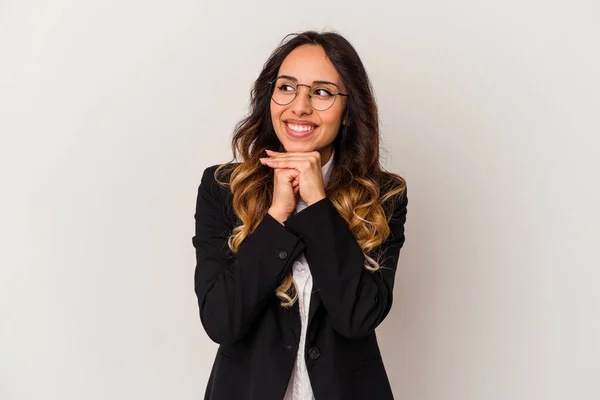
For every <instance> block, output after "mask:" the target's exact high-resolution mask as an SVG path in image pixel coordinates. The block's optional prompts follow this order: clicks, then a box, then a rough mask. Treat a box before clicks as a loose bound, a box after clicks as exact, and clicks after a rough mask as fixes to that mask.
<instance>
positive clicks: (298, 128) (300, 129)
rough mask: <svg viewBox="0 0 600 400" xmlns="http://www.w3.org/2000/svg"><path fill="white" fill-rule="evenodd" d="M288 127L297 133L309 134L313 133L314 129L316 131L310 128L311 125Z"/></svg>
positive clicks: (312, 127)
mask: <svg viewBox="0 0 600 400" xmlns="http://www.w3.org/2000/svg"><path fill="white" fill-rule="evenodd" d="M287 126H289V127H290V128H291V129H293V130H294V131H296V132H308V131H312V130H313V129H315V127H314V126H309V125H293V124H287Z"/></svg>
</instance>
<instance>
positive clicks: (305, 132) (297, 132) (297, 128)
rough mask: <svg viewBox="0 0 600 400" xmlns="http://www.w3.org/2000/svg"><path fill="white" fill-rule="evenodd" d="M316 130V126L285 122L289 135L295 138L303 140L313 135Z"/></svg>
mask: <svg viewBox="0 0 600 400" xmlns="http://www.w3.org/2000/svg"><path fill="white" fill-rule="evenodd" d="M315 129H317V127H316V126H314V125H297V124H292V123H287V122H285V130H286V131H287V133H288V135H290V136H292V137H294V138H303V137H307V136H309V135H310V134H312V133H313V132H314V131H315Z"/></svg>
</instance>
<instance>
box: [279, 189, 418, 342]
mask: <svg viewBox="0 0 600 400" xmlns="http://www.w3.org/2000/svg"><path fill="white" fill-rule="evenodd" d="M396 199H397V200H396V203H395V205H394V209H393V214H392V218H391V220H390V222H389V227H390V231H391V232H390V236H389V237H388V238H387V239H386V241H385V242H384V243H382V244H381V245H380V246H379V247H377V248H376V249H374V252H373V254H375V255H378V254H380V255H381V257H380V258H379V260H380V261H378V262H379V265H380V269H379V270H378V271H375V272H371V271H369V270H367V269H365V268H364V263H365V257H364V254H363V253H362V250H361V248H360V246H359V245H358V242H357V241H356V239H355V238H354V235H353V234H352V232H351V231H350V229H349V228H348V226H347V224H346V221H345V220H344V219H343V218H342V217H341V215H339V213H338V212H337V209H336V208H335V207H334V206H333V203H332V202H331V201H330V200H329V199H328V198H324V199H321V200H319V201H318V202H316V203H314V204H312V205H310V206H309V207H307V208H305V209H304V210H302V211H300V212H299V213H297V214H293V215H291V216H290V217H288V218H287V220H286V221H285V222H284V224H285V226H286V228H288V229H289V230H291V231H292V232H293V233H295V234H297V235H300V236H301V237H303V239H304V242H305V244H306V250H305V256H306V260H307V261H308V265H309V268H310V271H311V274H312V276H313V282H314V287H315V290H318V291H319V297H320V298H321V300H322V303H323V306H324V308H325V310H326V312H327V314H328V316H329V318H330V321H331V324H332V327H333V328H334V329H335V330H336V331H337V332H338V333H339V334H341V335H343V336H345V337H349V338H358V337H363V336H366V335H368V334H370V333H371V332H372V331H374V330H375V328H376V327H377V326H378V325H379V324H380V323H381V322H382V321H383V319H384V318H385V317H386V316H387V314H388V313H389V311H390V309H391V307H392V291H393V289H394V276H395V273H396V267H397V264H398V259H399V256H400V249H401V248H402V245H403V244H404V240H405V236H404V223H405V221H406V210H407V204H408V197H407V196H406V190H405V191H404V194H403V195H401V196H398V197H397V198H396ZM373 258H375V259H377V258H376V257H373Z"/></svg>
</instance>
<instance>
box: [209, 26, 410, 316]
mask: <svg viewBox="0 0 600 400" xmlns="http://www.w3.org/2000/svg"><path fill="white" fill-rule="evenodd" d="M304 44H310V45H318V46H321V47H322V48H323V49H324V51H325V53H326V54H327V57H328V58H329V60H330V61H331V63H332V64H333V65H334V67H335V68H336V70H337V72H338V73H339V75H340V76H341V79H342V81H343V82H344V84H345V86H346V88H347V91H348V93H349V94H350V96H349V97H347V100H348V101H347V103H346V110H345V115H346V118H347V120H346V124H342V125H341V126H340V129H339V131H338V134H337V136H336V138H335V140H334V142H333V146H334V149H335V157H334V163H333V166H332V172H331V177H330V180H329V183H328V184H327V187H326V188H325V194H326V196H327V197H328V198H329V200H331V202H332V204H333V205H334V207H335V208H336V209H337V211H338V213H339V214H340V216H341V217H342V218H343V219H344V220H345V221H346V222H347V225H348V228H349V229H350V231H351V232H352V234H353V235H354V237H355V238H356V241H357V243H358V244H359V246H360V248H361V249H362V251H363V253H364V256H365V264H364V268H366V269H367V270H369V271H377V270H378V269H379V268H380V267H379V262H378V261H376V260H375V259H374V258H373V256H375V257H376V258H378V256H377V255H375V254H372V253H373V252H374V250H376V249H377V247H378V246H379V245H381V244H382V243H383V242H384V241H385V240H386V239H387V237H388V236H389V234H390V229H389V226H388V222H389V220H390V218H391V214H392V212H393V205H394V203H395V202H394V201H393V200H394V198H395V196H400V195H402V193H403V192H404V190H405V188H406V182H405V180H404V179H403V178H402V177H400V176H399V175H397V174H394V173H391V172H387V171H384V170H383V168H382V167H381V165H380V163H379V142H380V132H379V116H378V111H377V105H376V103H375V98H374V96H373V88H372V86H371V82H370V80H369V78H368V76H367V73H366V70H365V68H364V66H363V64H362V62H361V60H360V57H359V56H358V54H357V52H356V50H355V49H354V47H353V46H352V45H351V44H350V43H349V42H348V41H347V40H346V39H345V38H344V37H342V36H341V35H339V34H338V33H334V32H325V33H319V32H316V31H306V32H302V33H292V34H289V35H287V36H285V37H284V38H283V40H282V41H281V43H280V45H279V46H278V47H277V48H276V49H275V50H274V51H273V52H272V53H271V55H270V56H269V58H268V59H267V61H266V62H265V64H264V66H263V69H262V71H261V73H260V75H259V76H258V79H256V81H255V82H254V84H253V87H252V90H251V94H250V107H249V114H248V115H247V116H246V117H245V118H243V119H242V120H241V121H240V122H238V123H237V125H236V127H235V130H234V133H233V136H232V151H233V159H232V160H231V161H229V162H227V163H225V164H222V165H220V166H219V167H218V168H217V170H216V171H215V179H216V180H217V182H219V183H220V184H222V185H229V186H230V190H231V192H232V194H233V208H234V211H235V213H236V215H237V217H238V218H239V222H240V224H239V225H237V226H235V227H234V228H233V231H232V233H231V235H230V236H229V238H228V246H229V248H230V249H231V251H232V252H233V253H234V254H235V253H237V251H238V248H239V246H240V244H241V243H242V242H243V241H244V239H246V238H247V237H248V236H249V235H250V234H251V233H252V232H254V230H255V229H256V227H257V225H258V224H259V223H260V221H261V220H262V219H263V217H264V216H265V215H266V213H267V211H268V209H269V206H270V204H271V201H272V198H273V176H274V172H273V170H272V169H271V168H270V167H269V166H266V165H263V164H262V163H261V162H260V160H259V158H260V157H263V156H264V154H265V149H271V150H275V151H279V152H284V151H285V149H284V148H283V145H282V144H281V142H280V141H279V139H278V138H277V135H276V134H275V130H274V128H273V123H272V121H271V113H270V101H271V90H272V85H270V84H269V82H271V81H273V80H274V79H275V78H276V76H277V72H278V70H279V67H280V66H281V64H282V63H283V60H284V59H285V58H286V57H287V55H288V54H289V53H290V52H291V51H292V50H294V49H295V48H296V47H298V46H301V45H304ZM236 159H238V160H240V161H241V162H239V163H234V160H236ZM228 166H229V167H228ZM225 170H229V172H230V174H229V182H221V181H220V180H219V177H218V174H219V173H220V171H225ZM223 176H227V174H224V175H223ZM275 294H276V296H277V297H278V298H279V299H280V300H281V306H283V307H291V306H292V305H293V304H294V303H295V302H296V301H297V299H298V286H297V285H296V282H295V281H294V279H293V276H292V274H291V273H290V274H288V275H287V276H286V277H285V278H284V279H283V281H282V282H281V284H280V285H279V287H278V288H277V289H276V290H275Z"/></svg>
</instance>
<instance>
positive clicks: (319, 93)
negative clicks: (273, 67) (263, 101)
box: [269, 77, 349, 111]
mask: <svg viewBox="0 0 600 400" xmlns="http://www.w3.org/2000/svg"><path fill="white" fill-rule="evenodd" d="M269 84H271V85H273V84H274V85H273V87H272V92H271V98H272V99H273V101H274V102H275V103H277V104H279V105H280V106H286V105H288V104H290V103H291V102H292V101H294V99H295V98H296V96H297V95H298V86H306V87H307V88H308V99H309V103H310V106H311V107H312V108H313V109H315V110H317V111H325V110H327V109H329V108H331V106H333V104H334V103H335V99H337V96H347V97H348V96H349V95H348V94H344V93H340V92H338V91H337V86H336V85H334V84H333V83H327V82H315V84H313V85H312V86H310V85H305V84H303V83H296V82H294V81H293V80H292V79H289V78H281V77H280V78H277V79H275V80H274V81H270V82H269Z"/></svg>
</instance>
